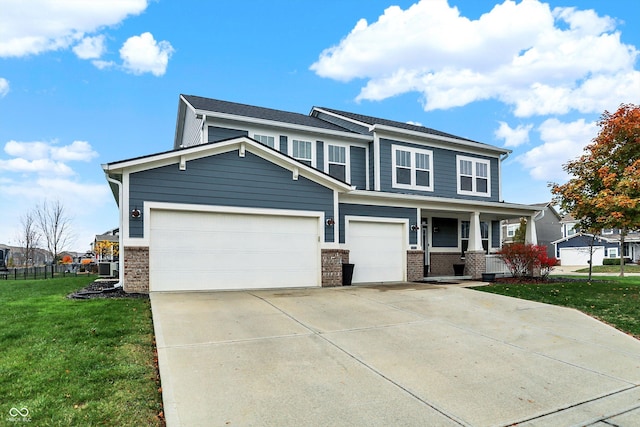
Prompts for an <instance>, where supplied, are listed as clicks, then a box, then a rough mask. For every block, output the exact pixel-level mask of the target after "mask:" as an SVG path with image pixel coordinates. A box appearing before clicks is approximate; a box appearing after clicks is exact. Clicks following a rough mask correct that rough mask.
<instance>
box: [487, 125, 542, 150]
mask: <svg viewBox="0 0 640 427" xmlns="http://www.w3.org/2000/svg"><path fill="white" fill-rule="evenodd" d="M532 128H533V125H532V124H528V125H518V126H517V127H516V128H515V129H514V128H512V127H511V126H509V125H508V124H507V123H506V122H500V126H499V127H498V129H496V130H495V132H494V135H495V136H496V138H498V139H503V140H504V146H505V147H518V146H519V145H522V144H526V143H527V142H529V131H530V130H531V129H532Z"/></svg>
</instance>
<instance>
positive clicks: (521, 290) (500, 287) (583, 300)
mask: <svg viewBox="0 0 640 427" xmlns="http://www.w3.org/2000/svg"><path fill="white" fill-rule="evenodd" d="M556 280H559V281H556V282H550V283H539V284H526V283H523V284H513V283H509V284H499V283H497V284H493V285H490V286H483V287H478V288H475V289H476V290H478V291H483V292H492V293H496V294H501V295H507V296H512V297H516V298H522V299H526V300H531V301H539V302H544V303H547V304H554V305H561V306H565V307H572V308H576V309H578V310H580V311H582V312H584V313H587V314H589V315H590V316H593V317H595V318H597V319H600V320H602V321H604V322H606V323H608V324H610V325H612V326H614V327H616V328H618V329H620V330H621V331H623V332H627V333H629V334H632V335H634V336H635V337H637V338H640V277H597V278H596V279H594V280H592V281H591V284H589V283H587V280H586V277H574V278H571V279H567V280H563V281H560V280H562V279H556Z"/></svg>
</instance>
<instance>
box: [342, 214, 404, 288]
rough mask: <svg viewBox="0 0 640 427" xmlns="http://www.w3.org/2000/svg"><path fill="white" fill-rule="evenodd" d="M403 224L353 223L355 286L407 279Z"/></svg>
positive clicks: (350, 229) (349, 233)
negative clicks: (357, 284) (356, 284)
mask: <svg viewBox="0 0 640 427" xmlns="http://www.w3.org/2000/svg"><path fill="white" fill-rule="evenodd" d="M405 234H406V232H405V226H404V224H403V223H388V222H373V221H371V222H369V221H355V220H350V221H349V224H348V231H347V242H346V243H347V246H348V247H349V262H350V263H352V264H355V268H354V270H353V282H354V283H366V282H396V281H402V280H405V257H406V245H405V241H406V237H405Z"/></svg>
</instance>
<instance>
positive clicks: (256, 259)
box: [150, 211, 320, 291]
mask: <svg viewBox="0 0 640 427" xmlns="http://www.w3.org/2000/svg"><path fill="white" fill-rule="evenodd" d="M318 222H319V219H318V218H317V217H294V216H272V215H253V214H237V213H209V212H206V213H205V212H178V211H152V213H151V237H150V268H151V270H150V290H152V291H161V290H165V291H166V290H207V289H244V288H270V287H298V286H319V277H320V274H319V268H320V255H319V239H318V233H319V229H318Z"/></svg>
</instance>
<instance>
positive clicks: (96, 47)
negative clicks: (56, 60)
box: [73, 34, 106, 59]
mask: <svg viewBox="0 0 640 427" xmlns="http://www.w3.org/2000/svg"><path fill="white" fill-rule="evenodd" d="M105 50H106V47H105V45H104V35H102V34H101V35H98V36H95V37H85V38H83V39H82V40H81V41H80V43H78V44H77V45H75V46H74V47H73V52H74V53H75V54H76V55H77V56H78V58H80V59H97V58H100V57H101V56H102V55H103V54H104V52H105Z"/></svg>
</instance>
